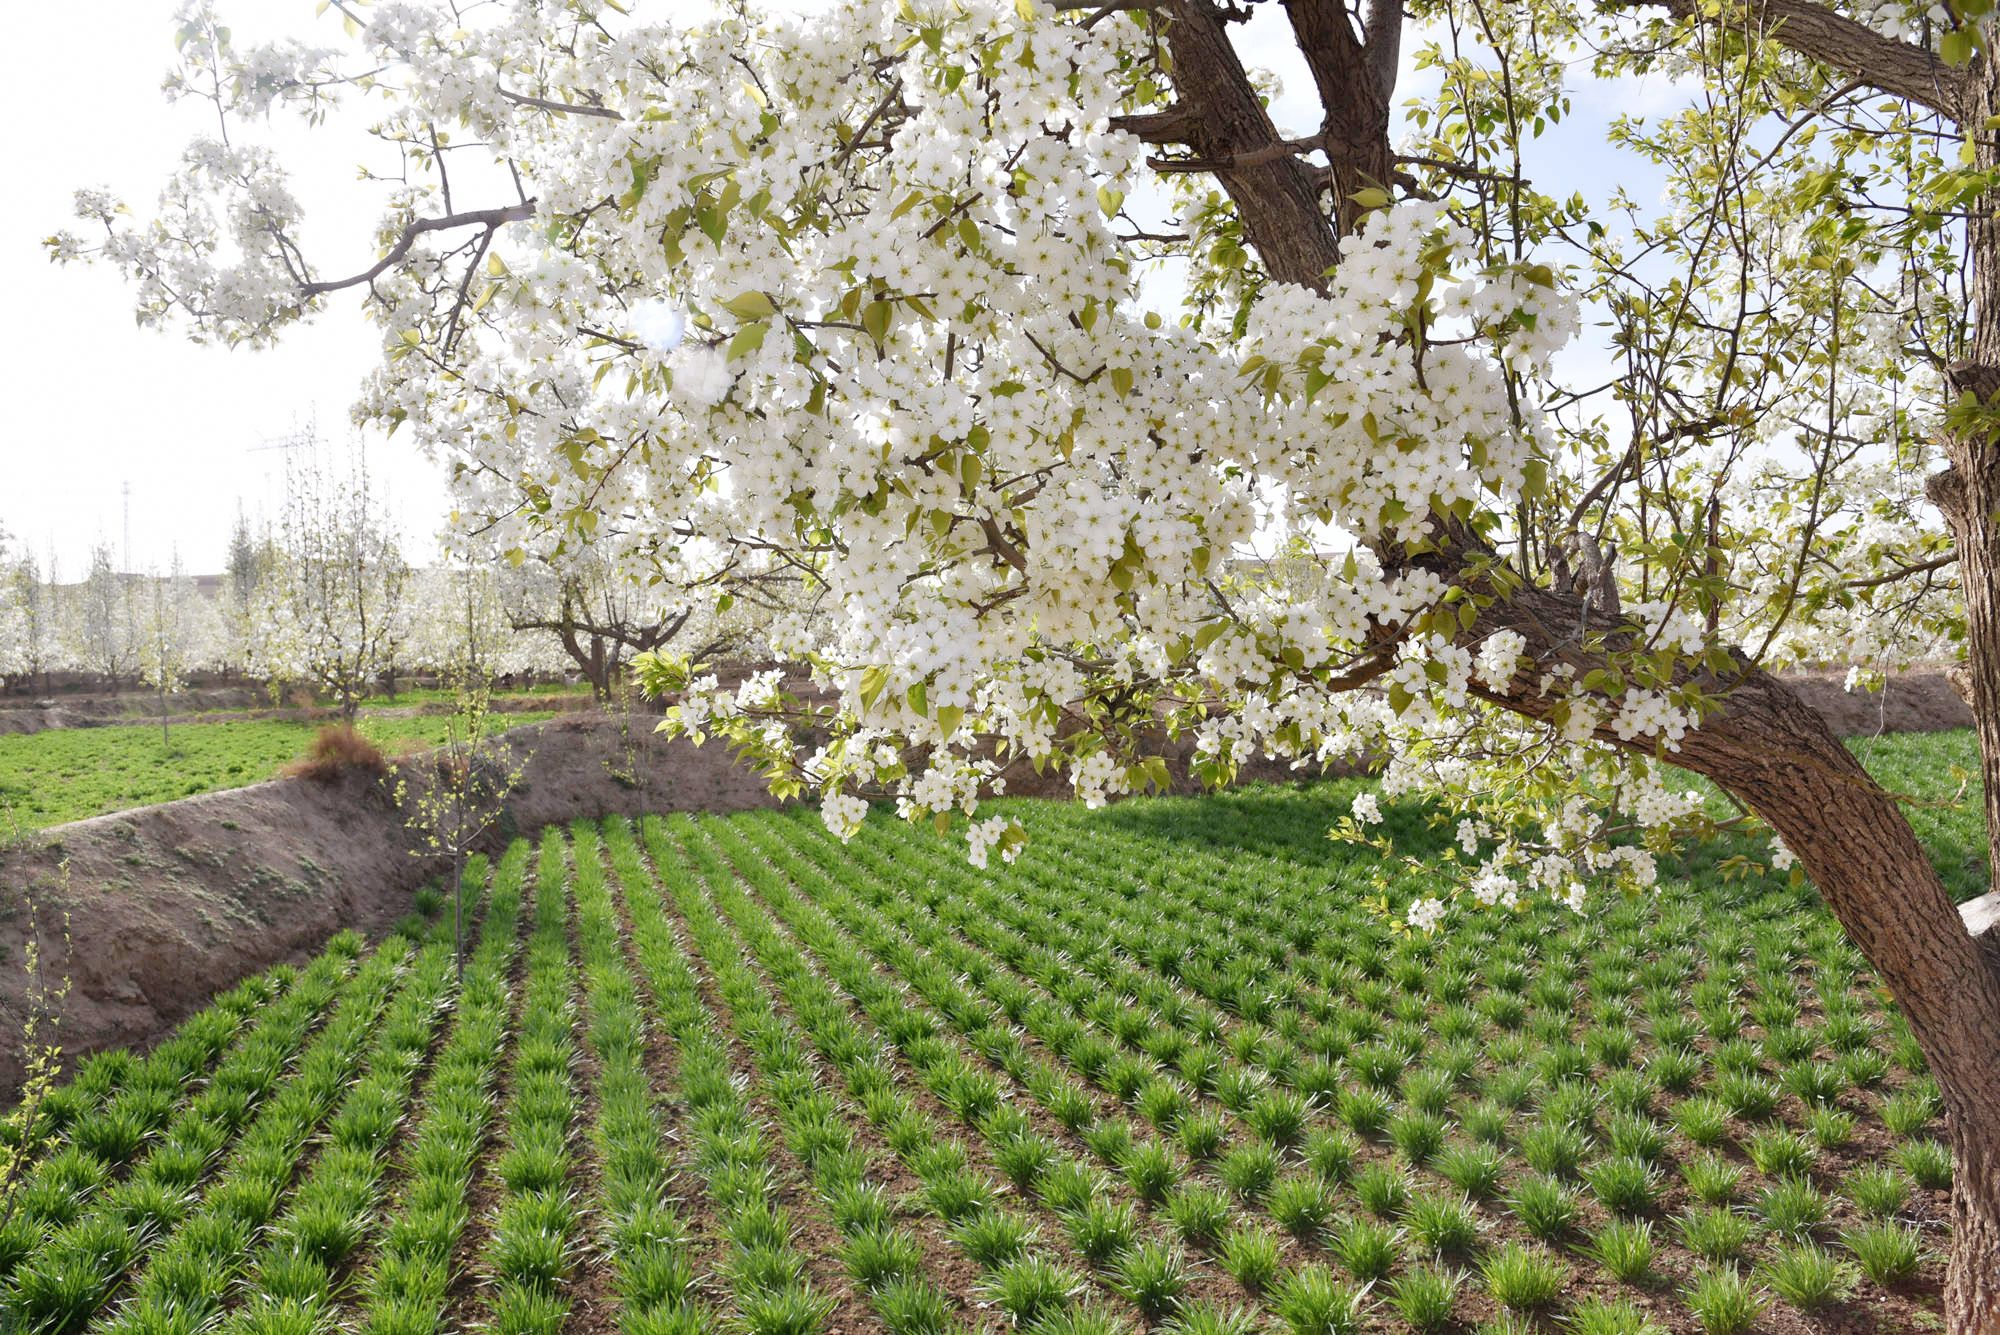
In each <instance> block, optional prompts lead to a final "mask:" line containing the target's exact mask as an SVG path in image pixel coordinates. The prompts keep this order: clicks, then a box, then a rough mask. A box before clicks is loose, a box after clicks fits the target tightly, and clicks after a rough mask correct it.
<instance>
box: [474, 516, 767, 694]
mask: <svg viewBox="0 0 2000 1335" xmlns="http://www.w3.org/2000/svg"><path fill="white" fill-rule="evenodd" d="M521 574H522V576H523V578H521V579H520V580H518V581H516V582H515V583H514V584H513V586H512V589H511V593H512V597H511V600H510V606H509V610H508V619H509V622H510V624H511V625H512V626H513V627H514V629H515V630H520V631H539V632H541V633H544V634H548V635H553V636H554V637H555V638H556V641H557V643H559V644H560V645H561V646H562V649H563V652H564V653H565V654H567V655H568V656H569V658H570V661H571V662H572V663H574V664H575V666H576V670H577V671H578V672H580V673H581V674H582V675H583V679H584V680H585V681H587V682H589V683H590V691H591V694H592V695H593V696H595V697H596V698H597V701H598V703H600V704H604V703H608V702H610V701H611V700H612V699H613V698H614V697H615V696H616V695H617V693H618V689H619V684H620V681H621V679H622V678H624V677H625V676H626V674H627V673H628V672H629V670H630V665H631V663H632V660H633V659H635V658H636V657H638V656H639V655H640V654H648V653H653V652H656V651H658V650H660V649H663V648H665V647H667V646H669V645H672V646H674V647H675V648H676V649H677V650H679V651H682V652H684V653H687V654H689V655H690V656H692V657H696V658H700V657H704V656H706V655H707V654H710V653H714V652H716V651H718V650H719V649H722V648H726V647H728V643H727V642H728V639H729V637H728V635H727V633H726V632H725V633H722V634H719V635H716V636H711V637H709V638H706V639H703V640H700V641H699V644H698V647H694V646H695V644H696V642H697V636H698V635H699V634H700V632H701V631H702V630H703V629H704V628H706V626H707V621H708V620H709V618H704V617H702V616H701V615H700V614H701V613H702V612H703V611H704V610H705V609H704V603H703V601H702V600H700V599H696V598H691V597H688V596H686V592H685V590H680V589H676V588H672V587H663V586H661V585H659V584H657V583H652V582H649V581H648V580H647V579H646V578H645V577H644V576H641V575H638V574H635V573H634V572H633V571H632V570H631V569H629V568H628V567H626V566H625V565H623V564H617V565H614V564H613V563H611V562H610V561H608V560H606V559H605V558H603V557H601V556H599V555H597V554H596V553H594V552H593V551H591V550H590V549H589V548H588V547H585V548H583V549H582V550H581V551H577V552H574V553H572V554H570V555H568V556H567V557H566V558H565V559H563V560H562V561H561V562H560V563H559V564H558V563H553V562H551V563H542V562H537V563H535V564H534V565H533V566H525V565H524V567H523V569H522V571H521ZM714 602H715V596H714V595H713V594H711V595H710V596H709V597H708V599H707V600H706V604H707V606H708V607H712V606H713V604H714ZM683 632H686V633H685V635H684V634H683Z"/></svg>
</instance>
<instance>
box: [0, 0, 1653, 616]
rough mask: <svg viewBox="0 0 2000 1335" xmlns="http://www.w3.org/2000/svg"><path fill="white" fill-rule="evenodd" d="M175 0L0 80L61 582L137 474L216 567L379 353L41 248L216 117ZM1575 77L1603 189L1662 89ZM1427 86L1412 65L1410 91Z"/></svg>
mask: <svg viewBox="0 0 2000 1335" xmlns="http://www.w3.org/2000/svg"><path fill="white" fill-rule="evenodd" d="M677 2H679V0H677ZM817 2H818V0H788V3H787V4H786V5H785V7H788V8H811V7H814V5H815V4H816V3H817ZM314 8H315V5H314V4H313V3H312V0H238V3H237V4H235V5H234V6H233V7H231V9H230V10H229V11H228V14H229V17H230V19H231V21H232V23H233V24H234V26H235V28H236V30H237V38H238V41H239V43H245V42H249V41H254V40H258V39H260V38H263V37H266V36H270V35H275V34H276V33H278V32H291V33H296V34H299V35H302V36H308V37H310V36H311V35H312V34H313V33H314V32H315V30H316V29H317V30H319V31H324V32H327V33H328V38H327V40H332V36H331V34H332V32H333V31H335V30H332V29H331V28H330V26H325V27H323V26H322V25H331V24H333V23H335V22H336V21H337V19H336V17H335V16H334V15H333V14H332V13H331V12H329V14H328V15H327V16H326V17H324V18H321V19H317V20H316V19H315V18H314V17H313V10H314ZM173 10H174V0H73V3H71V4H66V5H17V6H11V7H10V9H9V13H8V18H9V20H10V22H9V31H8V39H9V40H8V49H9V52H10V53H11V59H10V61H9V64H10V65H11V68H10V69H9V70H8V72H7V77H6V78H5V79H4V80H0V117H4V123H5V124H7V125H10V126H14V127H16V132H15V133H13V134H11V135H10V136H9V150H10V154H9V156H10V161H9V164H8V168H9V178H10V179H11V180H12V181H13V182H14V185H13V187H12V189H11V191H10V197H11V200H12V202H11V203H10V204H9V205H8V206H7V208H6V209H5V210H4V211H0V219H4V221H0V282H4V285H5V289H6V290H7V291H8V292H10V293H12V294H13V300H14V307H15V312H16V314H15V315H14V317H13V318H11V319H10V320H8V321H7V330H8V332H7V334H6V335H5V340H6V344H7V346H6V348H5V353H6V358H5V366H6V376H5V382H6V386H7V390H8V392H7V393H6V395H5V397H4V400H0V402H4V404H5V407H4V409H0V530H4V531H6V532H9V533H11V534H12V535H13V537H14V539H15V541H16V543H17V544H21V545H27V546H30V547H32V548H33V549H34V550H35V551H36V552H38V553H42V554H44V555H46V554H49V553H53V555H54V556H55V558H56V559H57V560H58V561H59V562H60V565H61V568H62V570H63V572H64V574H65V576H66V577H71V578H73V577H74V576H75V574H76V572H77V571H79V570H80V569H81V568H82V567H83V566H84V564H85V563H86V562H87V560H88V554H89V550H90V548H91V546H92V545H93V544H95V543H97V542H99V541H108V542H110V543H111V544H112V545H113V549H114V551H117V550H119V549H121V548H122V547H123V543H124V534H125V525H126V521H125V514H126V498H125V497H126V493H125V489H126V488H127V487H129V496H130V499H129V516H130V518H129V524H130V539H131V564H132V566H133V567H134V568H144V567H146V566H149V565H159V566H164V565H165V564H166V563H167V562H168V561H169V559H170V558H171V555H172V553H173V552H174V550H175V549H176V548H178V550H179V553H180V555H181V556H182V558H183V560H184V561H185V562H186V564H187V566H188V568H190V569H191V570H196V571H209V570H215V569H219V568H220V566H221V563H222V554H223V550H224V546H225V544H226V542H227V539H228V535H229V529H230V525H231V523H232V522H233V520H234V518H235V515H236V511H237V507H238V505H239V503H240V504H241V505H242V506H243V507H244V508H245V509H246V510H248V511H249V512H250V514H251V515H252V517H253V518H255V517H257V516H259V515H265V514H270V513H273V512H274V511H275V509H276V507H277V505H278V503H279V501H280V499H281V496H282V490H283V462H282V461H283V458H284V456H283V454H282V453H281V452H280V451H277V450H272V449H261V448H259V447H260V446H266V445H268V444H269V443H270V442H272V441H274V440H277V439H279V438H282V437H283V436H285V435H286V434H287V433H289V432H292V431H294V430H296V429H297V428H299V427H301V426H304V425H305V424H307V423H308V422H312V421H315V420H316V421H317V423H318V426H319V429H320V434H321V436H322V437H323V438H330V439H333V440H335V441H345V440H349V439H353V438H355V437H354V431H353V428H352V427H351V426H350V425H349V423H348V417H347V405H348V403H349V401H350V399H351V398H352V396H353V391H354V388H355V386H356V385H357V384H358V382H359V381H360V379H361V377H362V376H363V375H364V374H365V373H366V372H367V370H368V369H369V367H370V366H371V365H372V364H373V362H374V359H375V349H376V342H375V335H374V332H373V331H372V329H371V328H370V327H369V326H368V325H367V323H366V322H365V321H364V320H363V319H362V317H361V316H360V314H359V311H358V309H357V307H356V305H355V303H354V301H353V300H352V299H351V298H350V299H340V298H336V299H335V302H334V304H333V305H332V307H331V308H330V309H329V310H328V312H327V313H326V314H324V315H322V316H321V317H320V318H319V319H318V320H317V321H315V322H314V323H313V324H311V325H308V326H304V327H301V328H295V329H294V330H292V331H291V332H290V333H289V334H288V335H287V336H286V338H285V340H284V342H283V343H282V344H281V345H280V346H279V347H277V348H275V349H271V350H267V351H259V352H253V351H247V350H230V349H226V348H219V347H197V346H195V345H193V344H191V343H189V342H187V341H186V340H184V339H182V338H179V337H178V336H176V335H174V334H172V333H169V332H161V331H151V330H142V329H139V328H137V327H135V325H134V322H133V319H132V313H131V305H130V300H129V296H128V293H127V290H126V288H125V286H124V284H123V283H122V282H121V281H120V280H119V278H118V277H117V276H116V275H115V274H114V273H112V272H111V271H109V270H106V269H99V268H92V267H70V268H57V267H56V266H54V265H52V264H50V263H49V262H48V261H47V259H46V258H45V257H44V252H43V248H42V245H41V239H42V238H43V237H45V236H46V235H48V234H49V233H50V232H53V231H56V230H57V229H59V228H63V227H67V226H70V225H71V217H70V196H71V193H72V192H73V191H74V190H75V189H76V188H77V187H78V186H84V185H92V186H96V185H103V186H108V187H110V188H111V189H112V190H113V191H114V192H116V193H118V194H119V195H120V196H121V197H123V198H125V199H126V200H128V201H129V202H131V203H132V204H133V206H134V207H135V209H137V210H140V211H141V212H144V211H145V210H146V209H147V207H148V206H149V205H150V203H151V201H152V200H153V199H154V198H155V197H156V195H157V193H158V189H159V184H160V181H161V180H162V178H163V176H164V174H165V172H166V170H167V168H168V167H169V166H170V165H171V164H172V163H173V161H174V160H175V158H176V157H177V155H178V154H179V152H180V150H181V148H182V147H183V146H184V145H185V144H186V142H187V140H188V139H189V137H190V136H191V135H193V134H195V133H197V132H199V131H202V130H203V129H205V128H206V125H207V124H208V120H207V118H206V117H205V116H204V115H203V112H204V110H205V109H206V106H207V104H206V103H201V102H196V101H188V102H184V103H181V104H179V105H169V104H168V103H167V102H166V100H165V99H164V98H163V97H162V96H161V94H160V92H159V85H160V80H161V77H162V75H163V74H164V73H165V71H166V69H167V67H168V65H169V63H170V61H171V58H172V54H173V38H172V23H171V18H172V14H173ZM1286 37H1287V33H1286V31H1285V28H1284V24H1283V20H1282V17H1281V16H1280V15H1279V14H1278V12H1277V6H1271V7H1270V9H1269V11H1267V12H1264V13H1260V14H1259V16H1258V20H1257V22H1256V23H1255V24H1253V25H1252V31H1251V32H1250V34H1249V35H1248V38H1247V41H1246V48H1247V49H1246V53H1245V54H1246V59H1247V61H1248V62H1249V63H1251V64H1253V65H1254V64H1263V65H1266V66H1267V67H1274V68H1276V69H1277V70H1278V73H1279V74H1280V75H1281V77H1283V79H1284V82H1285V85H1286V96H1285V97H1284V99H1283V100H1282V101H1281V102H1280V104H1279V105H1278V107H1277V108H1276V110H1277V118H1278V119H1279V121H1280V122H1281V124H1284V125H1287V127H1288V128H1289V129H1290V130H1291V131H1292V132H1294V133H1307V132H1310V131H1311V130H1312V129H1313V128H1316V127H1315V126H1314V125H1313V124H1312V122H1313V121H1315V120H1316V119H1317V118H1316V117H1315V116H1313V115H1311V112H1310V104H1309V98H1310V90H1311V81H1310V78H1309V77H1308V76H1306V75H1305V73H1304V71H1303V69H1302V67H1297V66H1295V65H1294V66H1287V65H1285V64H1283V63H1281V62H1283V61H1284V60H1286V59H1287V58H1290V59H1292V60H1294V61H1295V60H1296V54H1295V53H1294V52H1293V51H1292V50H1291V48H1290V45H1289V42H1288V41H1287V40H1285V39H1286ZM1409 45H1413V43H1407V42H1406V46H1409ZM1582 82H1584V83H1585V84H1586V87H1585V88H1580V89H1579V90H1578V105H1577V108H1576V114H1575V115H1574V116H1573V118H1572V119H1571V120H1570V121H1569V122H1567V123H1566V124H1565V125H1564V126H1563V127H1562V129H1561V131H1560V133H1562V134H1563V135H1564V136H1565V137H1566V138H1573V139H1574V141H1575V143H1574V152H1572V153H1570V154H1568V155H1567V156H1566V157H1561V158H1555V159H1551V160H1552V161H1559V162H1560V163H1561V166H1560V168H1559V170H1562V171H1563V173H1564V174H1565V175H1570V176H1574V178H1575V182H1574V184H1575V185H1576V186H1580V187H1585V188H1589V187H1596V188H1601V187H1602V186H1603V185H1604V184H1605V182H1606V175H1605V173H1606V171H1607V170H1612V171H1623V172H1626V173H1629V172H1630V171H1631V164H1630V162H1629V160H1627V161H1618V162H1614V161H1613V160H1612V159H1611V157H1610V155H1609V153H1608V152H1606V151H1605V150H1604V149H1602V148H1601V147H1600V146H1599V144H1600V140H1599V136H1600V135H1601V133H1602V129H1601V127H1602V124H1603V121H1604V118H1605V117H1606V116H1607V115H1609V114H1611V113H1613V112H1614V111H1619V110H1641V109H1644V104H1645V103H1646V102H1647V101H1656V100H1659V95H1660V94H1661V93H1663V92H1670V90H1664V89H1654V90H1650V96H1649V90H1647V89H1645V88H1643V87H1637V86H1626V87H1622V88H1617V89H1599V90H1590V89H1588V87H1587V83H1588V81H1587V80H1585V81H1582ZM1421 88H1422V85H1421V84H1419V83H1418V82H1417V81H1416V79H1415V77H1414V76H1408V77H1406V78H1405V80H1404V81H1403V85H1402V87H1400V88H1399V90H1398V96H1399V98H1400V97H1406V96H1409V95H1411V94H1412V93H1416V92H1419V91H1421ZM267 137H269V138H271V139H272V140H273V141H274V142H276V143H278V144H279V145H280V147H286V146H290V147H292V148H295V149H296V148H300V147H310V148H311V149H312V150H313V152H314V154H315V155H316V156H319V157H322V158H323V159H325V160H327V161H328V163H329V167H328V169H324V170H320V171H317V172H316V173H307V174H304V175H302V176H300V177H299V178H298V179H297V182H296V184H297V188H298V192H299V194H300V196H301V198H302V200H303V201H304V203H305V205H306V207H307V211H308V219H309V222H308V226H307V229H306V236H307V239H308V242H309V243H310V244H309V246H308V249H309V251H310V252H311V253H314V254H315V255H316V256H317V257H319V258H320V262H321V263H322V265H323V266H324V267H325V268H327V269H328V270H334V269H338V268H340V267H341V265H340V263H339V260H340V258H341V257H342V256H347V255H352V256H353V257H355V258H356V259H357V260H358V261H360V263H358V264H356V265H354V266H353V267H356V268H359V267H362V266H363V265H365V263H366V262H367V260H368V259H369V258H371V256H370V255H369V254H368V243H367V238H368V235H369V231H370V228H371V225H372V222H373V219H374V216H375V207H374V197H373V196H372V195H370V194H369V193H368V192H366V191H365V190H362V189H360V188H358V187H357V186H356V185H355V184H354V182H353V178H352V174H351V173H350V172H348V171H345V170H341V169H337V168H334V167H333V166H332V165H331V164H339V167H341V168H344V167H345V165H346V164H347V163H350V162H358V161H360V159H361V157H362V155H363V153H364V152H365V147H366V145H365V140H363V139H362V138H360V137H359V136H357V135H355V134H353V133H352V132H351V131H350V132H347V133H340V132H335V131H320V132H318V133H317V134H316V135H315V136H314V137H312V138H308V137H307V132H306V131H304V130H302V129H298V128H295V127H292V126H290V125H289V124H287V125H284V126H283V127H282V128H281V129H279V130H276V131H273V132H271V133H270V135H269V136H267ZM1538 184H1542V185H1544V187H1545V188H1546V187H1547V186H1549V185H1557V184H1562V183H1559V182H1553V181H1538ZM1565 188H1569V187H1568V186H1565ZM1593 193H1595V191H1594V190H1593ZM1635 193H1644V192H1639V191H1635ZM368 454H369V460H370V464H371V467H372V468H373V469H374V470H375V471H376V473H377V474H378V476H380V477H381V478H383V479H384V480H385V481H386V482H387V484H388V487H389V490H390V491H391V493H392V495H393V497H394V499H395V504H396V509H397V511H398V513H399V515H400V518H401V522H402V525H403V528H404V531H405V534H406V537H408V538H409V539H410V540H411V543H412V546H413V548H414V549H415V551H416V552H417V553H419V554H421V553H423V552H425V551H427V550H428V547H429V535H430V534H431V532H432V531H433V530H434V529H435V527H436V526H437V522H438V520H439V518H440V516H441V514H442V512H443V508H444V487H443V483H442V481H441V479H440V478H439V477H438V475H437V473H436V472H435V470H434V469H433V468H432V467H431V466H430V465H428V464H427V463H425V462H424V461H423V460H422V459H421V458H419V457H417V456H416V454H415V452H414V451H413V450H411V449H410V448H408V447H407V446H406V445H404V444H403V443H402V442H401V441H400V440H396V441H380V440H378V441H374V442H372V443H370V444H369V445H368Z"/></svg>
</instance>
